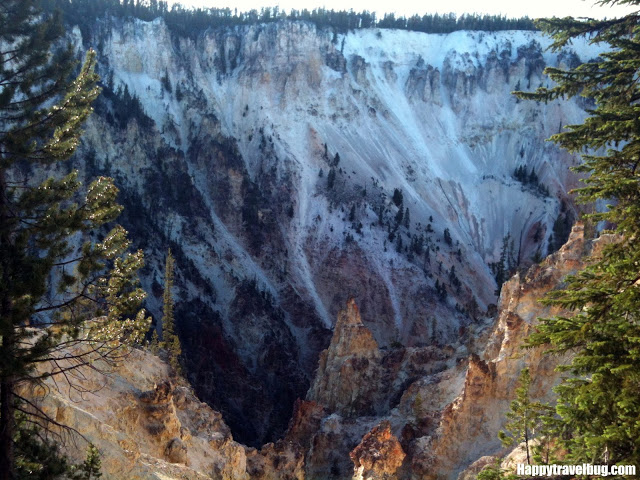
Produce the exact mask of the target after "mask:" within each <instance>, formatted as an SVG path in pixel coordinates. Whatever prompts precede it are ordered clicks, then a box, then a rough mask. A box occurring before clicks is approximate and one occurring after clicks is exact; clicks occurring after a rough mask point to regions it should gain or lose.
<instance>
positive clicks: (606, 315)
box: [519, 0, 640, 465]
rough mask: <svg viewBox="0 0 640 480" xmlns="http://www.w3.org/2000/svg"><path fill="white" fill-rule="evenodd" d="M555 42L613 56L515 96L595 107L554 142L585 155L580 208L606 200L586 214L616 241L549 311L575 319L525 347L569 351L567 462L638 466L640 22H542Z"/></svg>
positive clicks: (562, 404)
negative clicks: (579, 100)
mask: <svg viewBox="0 0 640 480" xmlns="http://www.w3.org/2000/svg"><path fill="white" fill-rule="evenodd" d="M599 3H602V4H609V5H615V4H629V5H640V0H604V1H602V2H599ZM539 26H540V27H541V28H542V29H543V30H544V31H546V32H547V33H549V34H551V35H553V38H554V42H553V45H552V47H553V48H554V49H556V50H559V49H562V48H563V47H564V46H566V45H567V44H568V43H569V42H570V41H571V40H572V39H576V38H579V37H583V36H584V37H586V38H587V39H589V41H591V42H592V43H599V44H602V45H605V46H608V47H610V49H609V50H608V51H607V52H606V53H604V54H602V55H601V56H600V57H599V58H597V59H595V60H592V61H590V62H589V63H585V64H583V65H580V66H578V67H576V68H574V69H572V70H569V71H564V70H561V69H558V68H547V70H546V72H547V74H548V75H549V76H550V77H551V79H552V80H554V81H555V82H556V84H555V86H554V87H552V88H540V89H538V90H537V91H536V92H533V93H519V96H520V97H522V98H528V99H534V100H538V101H545V102H547V101H550V100H555V99H557V98H566V97H573V96H576V95H581V96H583V97H586V98H591V99H593V100H594V101H595V105H596V106H595V108H593V109H591V110H589V114H590V116H589V117H588V118H587V119H586V120H585V121H584V123H582V124H579V125H570V126H568V127H566V129H567V131H564V132H562V133H559V134H557V135H554V136H553V137H551V139H552V140H553V141H555V142H556V143H558V144H559V145H560V146H562V147H564V148H566V149H567V150H569V151H572V152H581V153H583V163H582V164H581V165H580V166H578V167H577V168H576V169H575V170H576V171H578V172H581V173H583V174H588V177H587V178H586V180H585V183H586V186H584V187H582V188H579V189H577V190H576V192H577V194H578V199H579V200H580V201H581V202H583V203H593V202H595V201H597V200H605V201H607V203H609V208H608V209H607V210H606V211H604V212H598V213H594V214H590V215H588V217H587V218H588V220H589V221H592V222H601V221H603V222H606V224H607V225H610V226H612V228H613V230H614V232H615V233H616V234H617V241H616V242H614V243H612V244H610V245H608V246H605V247H604V249H603V250H602V253H601V254H600V255H599V256H598V258H595V259H593V263H591V265H590V266H588V267H586V268H585V269H584V270H582V271H581V272H578V273H577V274H575V275H573V276H570V277H568V278H567V279H566V286H565V288H563V289H562V290H557V291H554V292H553V293H552V294H551V295H550V296H549V298H548V303H551V304H553V305H557V306H560V307H564V308H566V309H569V310H573V312H574V313H573V315H562V316H558V317H554V318H548V319H542V320H541V323H540V325H539V327H538V331H537V332H536V333H535V334H534V335H532V336H531V337H530V338H529V340H528V345H529V346H538V345H548V346H551V349H550V350H551V351H552V352H567V351H572V352H576V354H575V356H574V357H573V360H572V361H571V362H570V363H569V364H568V365H565V366H563V367H562V370H563V371H567V372H570V374H571V377H570V378H567V379H565V380H564V381H563V382H562V383H561V385H559V386H558V387H557V389H556V391H557V393H558V402H557V406H556V411H557V413H558V415H559V417H560V419H559V421H558V422H557V424H556V426H557V429H558V430H559V431H561V432H562V435H559V440H560V441H561V443H562V445H563V446H564V448H565V449H566V450H567V452H568V454H567V461H569V462H571V463H581V462H590V463H607V464H612V463H624V464H635V465H637V464H640V422H638V418H640V402H639V401H638V398H639V397H640V387H639V385H640V288H639V287H638V285H640V274H639V273H638V272H639V270H638V265H640V241H639V240H640V183H639V181H638V178H639V177H638V173H639V170H638V167H639V166H640V135H639V134H640V130H639V129H638V118H640V104H638V99H640V85H639V84H638V81H637V75H638V73H637V72H638V69H639V68H640V17H638V16H637V15H635V14H632V15H628V16H626V17H623V18H619V19H613V20H602V21H599V20H585V21H579V20H574V19H571V18H567V19H548V20H542V21H540V23H539Z"/></svg>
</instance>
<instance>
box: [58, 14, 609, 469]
mask: <svg viewBox="0 0 640 480" xmlns="http://www.w3.org/2000/svg"><path fill="white" fill-rule="evenodd" d="M69 38H70V39H71V41H72V43H73V45H74V46H75V48H76V52H77V54H78V56H79V57H80V56H82V54H83V53H84V52H85V51H86V50H87V49H88V48H94V49H95V50H96V51H97V54H98V67H97V70H98V73H99V74H100V76H101V79H102V80H101V86H102V88H103V92H102V95H101V96H100V98H99V99H98V100H97V102H96V104H95V113H94V115H92V117H91V118H90V120H89V121H88V122H87V124H86V125H85V133H84V136H83V139H82V144H81V146H80V147H79V149H78V152H77V154H76V155H75V157H74V159H73V162H72V165H71V166H70V168H76V169H78V170H79V171H80V174H81V177H82V178H85V179H87V180H89V179H91V178H93V177H95V176H96V175H108V176H111V177H113V178H114V179H115V182H116V185H117V186H118V188H119V189H120V197H119V198H120V201H121V203H122V204H123V205H124V207H125V210H124V213H123V214H122V216H121V217H120V219H119V221H120V222H121V223H122V225H123V226H124V227H125V228H126V229H127V230H128V231H129V234H130V237H131V238H132V240H133V242H134V246H135V247H136V248H141V249H143V250H144V252H145V256H146V267H145V268H144V270H143V271H142V276H141V280H142V284H143V286H144V287H145V290H146V291H147V292H148V293H149V294H148V298H147V308H148V309H149V311H150V312H151V313H152V315H153V316H154V318H155V319H156V324H155V325H156V328H158V321H159V319H160V318H161V309H162V303H161V302H162V278H163V273H164V272H163V265H164V258H165V255H166V252H167V250H168V248H171V250H172V252H173V255H174V256H175V259H176V278H175V284H176V288H175V290H174V292H173V293H174V298H175V300H176V309H175V317H176V322H177V328H178V333H179V336H180V340H181V342H182V346H183V352H184V358H185V371H186V378H187V380H188V383H189V384H190V385H192V386H193V391H191V390H190V389H189V388H188V387H187V386H186V384H185V385H182V386H179V385H178V386H176V385H177V384H171V385H169V386H167V384H165V383H163V382H165V380H166V378H165V377H166V376H167V372H166V371H165V372H164V373H163V374H161V373H160V372H161V371H162V369H163V368H165V367H161V366H159V365H158V369H159V370H157V371H155V373H151V372H149V374H148V376H147V378H146V379H145V380H144V381H142V380H140V382H138V381H135V382H133V384H132V385H138V384H140V385H142V384H143V383H144V384H145V385H146V386H145V389H146V390H145V391H148V392H152V391H157V389H160V390H159V391H161V392H163V393H162V394H160V393H158V394H157V395H159V396H161V397H162V399H160V397H158V398H159V399H158V400H157V401H158V402H160V403H159V404H162V405H163V407H162V409H164V410H166V411H167V412H169V413H168V415H173V417H172V418H173V420H171V421H169V423H170V424H171V425H165V426H164V427H163V429H164V430H162V431H166V432H170V433H166V434H164V435H165V436H164V437H162V441H161V442H162V444H160V443H158V442H160V440H157V439H149V443H148V445H149V446H148V447H144V448H142V447H141V448H142V449H141V451H140V452H141V453H139V454H135V455H133V456H132V457H131V458H135V462H137V463H136V465H140V462H139V459H140V458H143V457H144V455H150V456H151V457H149V458H154V459H161V460H157V461H158V462H164V463H162V464H161V465H162V469H165V467H166V472H165V473H162V475H165V477H167V478H174V477H171V475H174V476H175V475H179V474H178V473H175V472H174V471H173V470H175V469H176V468H182V469H183V470H184V468H188V469H191V470H193V472H196V473H193V475H202V474H204V475H209V476H211V475H213V478H302V477H304V478H318V479H326V478H351V476H352V475H353V474H354V464H355V465H356V475H360V478H385V476H387V477H389V476H394V475H395V476H397V477H398V478H430V477H429V475H433V478H436V476H439V477H442V476H445V477H447V478H455V476H456V475H457V474H458V473H459V472H460V471H462V470H463V469H464V468H466V466H468V465H470V464H471V463H472V462H473V461H475V460H476V459H477V458H479V457H480V456H482V455H491V454H494V453H495V452H496V451H498V450H499V442H498V441H497V437H496V433H497V431H498V430H499V429H500V428H501V427H500V426H501V425H502V422H503V414H504V411H505V409H506V408H508V404H509V399H510V397H509V395H512V392H513V389H514V382H515V381H516V378H517V375H518V372H519V370H520V369H521V368H522V366H523V365H524V363H523V362H524V360H523V358H524V357H522V358H519V359H518V360H517V361H516V360H513V359H511V357H512V356H514V355H515V352H516V350H517V346H516V345H517V343H518V342H519V341H520V340H521V339H522V338H524V336H525V335H526V332H527V331H528V330H529V328H530V327H531V325H533V324H534V323H535V318H536V317H537V316H538V315H546V314H548V313H549V312H545V311H544V309H542V307H538V306H536V304H535V302H536V301H537V299H539V298H540V295H542V293H544V291H546V290H548V289H550V288H553V286H554V285H556V284H557V283H558V282H559V281H560V278H561V276H562V275H564V274H565V273H568V272H569V271H571V270H572V269H573V268H574V267H575V265H576V264H578V263H580V262H581V261H582V258H583V253H584V252H583V251H582V250H581V248H582V247H578V246H577V245H582V244H583V243H585V242H586V240H584V239H582V240H581V239H580V238H582V237H581V235H582V233H581V232H580V231H575V232H574V235H573V236H572V239H570V241H569V244H568V245H567V246H565V247H564V248H563V249H560V250H559V251H558V253H553V252H554V251H556V250H557V249H558V248H559V247H560V245H562V244H563V243H564V242H565V240H567V238H568V234H569V230H570V226H571V224H572V223H573V222H574V221H575V219H576V218H577V217H578V215H579V213H580V212H579V210H578V208H577V207H576V206H575V204H574V202H573V199H572V197H571V195H570V194H569V191H570V190H571V189H572V188H574V187H575V186H576V185H577V184H578V181H579V177H578V176H577V175H575V174H574V173H572V172H570V170H569V167H571V166H574V165H576V164H577V163H578V161H579V160H578V158H577V157H576V156H573V155H570V154H568V153H566V152H563V151H561V150H559V149H558V148H556V147H555V146H554V145H553V144H550V143H548V142H546V139H547V138H548V137H549V136H551V135H552V134H554V133H557V132H558V131H560V130H561V129H562V128H563V127H564V126H566V125H570V124H575V123H580V122H581V121H582V120H583V119H584V117H585V115H586V114H585V109H586V108H588V107H589V105H590V103H589V100H588V99H578V100H572V101H555V102H549V103H548V104H540V103H537V102H528V101H520V100H518V99H517V98H516V97H515V96H513V95H512V94H511V92H512V91H513V90H520V89H522V90H531V89H535V88H537V87H538V86H545V85H548V84H549V80H548V79H547V77H545V76H544V74H543V70H544V68H545V66H560V67H563V66H575V65H577V64H579V63H580V62H581V61H586V60H589V59H592V58H595V57H597V55H598V54H599V53H600V51H599V50H598V47H597V46H593V45H589V44H588V43H575V44H574V45H572V49H571V50H563V51H560V52H552V51H549V50H548V49H547V47H548V46H549V44H550V40H549V39H547V38H546V37H544V36H543V35H542V34H540V33H538V32H532V31H501V32H480V31H457V32H453V33H450V34H424V33H419V32H409V31H399V30H386V29H385V30H380V29H362V30H356V31H353V32H348V33H345V34H341V33H336V32H334V31H332V29H330V28H326V29H322V28H318V27H317V26H315V25H314V24H312V23H307V22H300V21H287V20H281V21H278V22H273V23H268V24H255V25H243V26H236V27H225V28H217V29H209V30H206V31H204V32H202V33H201V34H199V35H197V36H191V37H182V36H179V35H177V34H175V33H173V32H172V31H171V30H170V29H169V28H168V27H167V26H166V25H165V23H164V22H163V20H162V19H161V18H158V19H156V20H154V21H151V22H143V21H141V20H137V19H131V18H118V17H112V16H105V17H103V18H99V19H97V20H96V21H95V22H93V23H92V24H91V26H90V28H88V29H83V31H82V32H81V30H80V29H79V28H77V27H73V26H71V27H70V28H69ZM521 171H524V172H525V175H524V176H523V175H520V174H518V173H517V172H521ZM587 243H588V242H587ZM572 245H573V246H572ZM563 252H564V253H563ZM548 254H552V255H551V256H548V257H547V255H548ZM562 255H564V256H565V257H567V258H570V259H572V260H571V262H568V263H567V262H564V261H563V260H562V259H563V258H564V257H562ZM544 257H547V259H546V260H544V262H543V263H542V264H538V262H539V261H541V260H542V259H543V258H544ZM572 262H573V263H572ZM545 265H546V266H545ZM529 267H530V269H529V270H527V269H528V268H529ZM501 269H502V270H505V271H519V272H520V273H519V276H517V277H516V278H515V279H512V280H510V281H508V282H507V283H505V284H504V285H503V286H502V293H501V295H500V298H498V292H500V287H501V285H500V284H501V283H502V280H504V278H499V276H498V275H497V272H498V271H500V270H501ZM525 272H528V273H525ZM532 272H533V273H532ZM498 304H499V305H500V308H498V307H497V305H498ZM345 305H346V310H345ZM505 312H508V313H505ZM336 319H337V321H336ZM136 355H142V354H138V353H137V354H136ZM528 355H529V356H531V357H532V358H531V359H529V360H530V361H531V362H533V363H535V365H539V367H535V368H539V371H538V370H535V371H536V373H538V374H539V378H540V380H538V381H537V382H538V383H535V391H536V392H538V393H539V394H540V395H542V396H543V397H545V398H547V399H548V395H549V389H550V387H551V385H552V384H553V383H554V382H555V381H556V377H555V375H554V374H553V367H554V365H553V363H552V362H551V361H550V360H548V359H547V357H544V356H542V355H541V354H537V353H530V354H528ZM141 361H143V362H146V361H147V360H141ZM154 362H155V360H154ZM530 368H532V371H534V368H533V367H530ZM163 378H165V380H163ZM504 382H506V383H504ZM178 383H179V382H178ZM154 385H155V387H154ZM161 385H165V386H164V387H161ZM135 388H136V389H141V387H138V386H136V387H135ZM154 388H155V390H154ZM176 389H178V390H177V391H176ZM180 389H186V390H184V391H183V390H180ZM180 392H182V393H180ZM122 395H125V394H124V393H122ZM126 395H128V397H127V398H128V400H127V402H128V403H129V404H135V405H137V406H136V407H135V408H136V409H137V410H140V412H144V411H145V408H147V407H145V406H144V405H146V403H145V401H144V400H142V398H143V397H141V395H142V392H139V391H137V390H136V392H135V395H134V394H132V393H129V394H126ZM153 395H155V394H153ZM153 395H152V394H149V396H153ZM144 398H147V397H144ZM185 398H187V399H188V402H192V403H193V404H194V405H197V408H198V409H202V411H205V410H206V414H205V413H203V414H202V415H204V416H205V417H207V418H208V420H203V421H202V422H203V423H202V425H204V426H202V425H201V426H197V425H196V426H193V425H192V424H191V423H189V422H192V421H193V419H191V420H187V419H185V417H184V415H186V414H184V415H183V416H182V417H181V416H180V415H181V414H180V407H179V406H177V405H178V403H179V402H183V401H185V402H186V401H187V400H184V399H185ZM196 398H197V399H199V400H196ZM176 399H180V400H176ZM60 401H62V400H60ZM154 401H155V400H154ZM200 401H203V402H206V404H207V406H204V405H202V406H201V405H200V403H199V402H200ZM154 405H155V404H154ZM68 408H72V407H71V406H69V407H68ZM87 408H88V407H87ZM122 408H125V407H122ZM132 408H133V407H132ZM154 408H155V407H154ZM176 409H177V410H176ZM174 410H175V412H174ZM176 412H177V413H176ZM183 413H184V412H183ZM144 415H146V414H144V413H136V418H138V419H142V418H143V417H144ZM163 415H164V414H163ZM176 416H177V417H176ZM477 416H479V418H481V420H477V419H476V420H474V418H476V417H477ZM174 417H176V418H178V419H179V421H177V420H175V418H174ZM163 418H164V416H163ZM145 421H146V420H145ZM167 421H168V420H167ZM136 422H143V420H136ZM163 422H165V420H163ZM478 422H480V423H478ZM196 423H197V422H196ZM178 424H180V425H187V426H186V427H185V430H188V432H187V431H185V432H182V430H181V428H180V427H178ZM141 425H142V424H141ZM227 426H228V427H227ZM201 427H202V428H201ZM114 428H115V427H114ZM141 428H142V427H141ZM144 428H146V427H144ZM207 432H208V433H207ZM207 435H213V436H214V437H216V440H211V439H207ZM165 437H166V438H165ZM174 440H175V441H174ZM454 440H456V441H457V440H460V443H450V442H454ZM236 441H237V442H238V443H236ZM154 442H155V443H154ZM167 442H169V443H171V445H172V446H170V445H169V443H167ZM465 442H467V443H465ZM195 444H198V445H199V446H198V447H197V448H195V450H197V451H198V452H200V453H193V455H195V457H198V458H200V457H203V456H204V457H207V456H211V455H212V456H213V457H215V459H216V460H215V461H213V460H207V461H201V460H196V459H195V457H194V459H191V460H190V459H189V458H190V457H189V455H191V453H189V452H193V451H194V447H193V446H192V445H195ZM207 445H208V446H207ZM183 447H185V448H186V452H187V453H186V454H185V453H184V449H183ZM198 449H200V450H198ZM376 449H379V450H381V451H384V452H385V454H384V455H383V457H384V458H385V459H386V460H385V461H384V462H382V463H380V462H378V461H377V460H376V459H377V456H376V455H374V454H373V453H372V452H375V451H376ZM143 450H144V452H143ZM202 452H206V453H202ZM211 452H214V453H211ZM125 453H126V452H125ZM125 453H122V455H124V456H125V457H126V455H125ZM185 455H186V457H185ZM122 458H124V457H122ZM144 458H147V457H144ZM218 459H219V461H218ZM171 460H179V461H177V462H172V461H171ZM130 461H133V460H131V459H130ZM149 462H151V463H153V462H156V460H153V462H152V461H151V460H149ZM149 462H147V463H149ZM174 464H179V465H183V466H184V468H183V467H175V466H171V465H174ZM158 465H160V463H158ZM136 468H138V467H136ZM140 468H142V467H140ZM172 469H173V470H172ZM143 470H144V471H145V472H146V473H140V475H141V477H140V478H153V477H148V476H149V475H152V474H153V475H156V473H150V472H155V471H156V469H155V467H153V468H151V467H147V466H145V467H144V469H143ZM158 471H159V470H158ZM163 471H164V470H163ZM185 471H186V470H185ZM141 472H142V470H141ZM167 472H169V473H167ZM171 472H173V473H171ZM191 474H192V473H189V475H191ZM113 475H116V474H115V473H114V474H113ZM185 475H186V473H185ZM156 476H157V477H158V478H165V477H162V476H160V475H156ZM113 478H117V476H114V477H113ZM193 478H197V476H195V477H193Z"/></svg>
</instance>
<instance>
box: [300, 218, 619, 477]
mask: <svg viewBox="0 0 640 480" xmlns="http://www.w3.org/2000/svg"><path fill="white" fill-rule="evenodd" d="M611 241H612V239H611V238H610V237H608V236H603V237H601V238H599V239H598V240H596V241H594V242H591V241H587V240H586V239H585V237H584V227H583V226H582V225H581V224H578V225H576V226H575V227H574V228H573V230H572V233H571V236H570V238H569V241H568V242H567V243H566V245H564V246H563V247H562V248H561V249H560V250H559V251H558V252H557V253H556V254H554V255H552V256H550V257H549V258H547V259H546V260H545V261H543V262H542V263H541V264H537V265H533V266H532V267H531V268H529V269H528V270H527V271H525V272H520V273H518V274H516V275H515V276H514V277H513V278H512V279H511V280H509V281H508V282H507V283H505V285H504V286H503V289H502V294H501V298H500V304H499V308H498V314H497V316H496V318H495V321H494V324H493V325H488V326H484V327H483V326H482V325H477V326H476V328H475V329H474V333H473V334H472V335H470V336H469V337H468V338H467V341H466V342H465V346H464V347H459V348H458V349H457V350H456V349H452V348H450V347H449V348H446V347H445V348H442V347H437V346H429V347H421V348H397V349H391V350H389V349H380V348H378V347H377V345H376V342H375V340H373V338H372V335H371V333H370V332H369V331H368V329H367V327H366V326H365V325H364V324H363V322H362V319H361V318H360V314H359V310H358V308H357V306H356V304H355V301H354V300H353V299H352V300H350V301H349V302H348V304H347V308H346V309H345V310H343V311H341V312H340V314H339V316H338V321H337V322H336V329H335V331H334V335H333V338H332V341H331V344H330V346H329V348H328V349H327V350H325V351H324V352H323V353H322V354H321V356H320V362H319V368H318V370H317V372H316V378H315V380H314V383H313V384H312V388H311V389H310V390H309V393H308V396H307V398H308V401H306V402H300V403H299V404H298V406H297V409H296V416H295V418H294V420H293V421H292V424H291V425H292V426H291V427H290V433H291V434H292V435H293V432H301V433H298V434H297V438H299V439H301V440H300V441H301V444H307V443H308V447H306V448H307V455H306V466H305V469H306V473H307V478H311V479H321V478H336V479H338V478H339V479H346V478H349V475H351V474H352V473H351V472H355V474H354V475H355V476H354V478H399V479H400V478H401V479H415V478H421V479H423V478H426V479H429V478H431V479H436V478H450V479H453V478H456V477H457V475H458V474H459V473H460V472H461V471H462V470H464V469H465V468H467V467H469V466H470V465H471V464H472V463H474V462H475V461H476V460H478V459H479V458H480V457H483V458H484V459H483V460H482V461H479V462H477V463H475V464H474V465H473V466H472V467H470V468H469V469H468V470H467V471H466V472H465V475H466V477H464V478H467V477H469V478H472V477H473V475H475V474H477V472H478V471H479V470H481V469H482V468H483V467H484V466H485V465H487V464H488V463H490V462H491V461H493V459H494V457H492V456H494V455H498V454H501V453H502V446H501V444H500V442H499V440H498V437H497V434H498V432H499V431H500V430H501V429H502V428H503V427H504V424H505V420H506V417H505V413H506V412H507V411H508V409H509V405H510V402H511V400H512V399H513V397H514V395H515V388H516V387H517V385H516V383H517V378H518V375H519V373H520V371H521V370H522V368H523V367H524V366H525V365H526V366H527V367H528V368H529V369H530V371H531V377H532V379H533V382H532V386H531V395H532V397H534V398H535V399H537V400H541V401H550V400H552V398H553V393H552V387H553V386H554V385H555V384H556V383H557V382H558V379H559V376H558V375H559V374H558V373H557V372H556V371H555V367H556V366H557V365H558V363H559V362H561V361H564V360H566V358H562V357H558V356H547V355H545V354H544V351H543V350H542V349H533V350H525V351H523V350H522V349H521V348H520V347H521V344H522V341H523V340H524V338H526V336H527V335H528V334H529V333H530V332H531V331H532V329H533V328H534V327H535V325H536V322H537V319H538V318H539V317H546V316H552V315H556V314H558V313H561V312H560V311H559V310H558V309H557V308H556V307H551V306H545V305H542V304H541V303H539V300H540V299H541V298H542V297H543V296H544V294H545V293H546V292H548V291H550V290H552V289H554V288H556V287H557V286H558V285H559V284H561V282H562V279H563V278H564V277H565V276H566V275H568V274H570V273H573V272H575V271H577V270H578V269H580V268H582V267H583V266H584V265H585V262H586V261H587V258H588V256H589V255H597V254H598V251H599V250H600V248H601V247H602V245H604V244H607V243H609V242H611ZM354 365H356V366H360V365H362V367H360V368H354ZM391 399H392V400H391ZM314 429H315V431H314ZM347 453H349V459H350V460H351V461H352V464H350V463H348V462H347V458H346V456H347ZM485 457H486V458H485ZM354 465H355V469H354Z"/></svg>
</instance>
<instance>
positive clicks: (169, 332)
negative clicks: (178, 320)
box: [162, 249, 182, 373]
mask: <svg viewBox="0 0 640 480" xmlns="http://www.w3.org/2000/svg"><path fill="white" fill-rule="evenodd" d="M174 265H175V260H174V258H173V255H172V254H171V249H169V251H168V252H167V260H166V263H165V270H164V294H163V295H162V305H163V306H162V346H163V347H164V348H165V349H166V350H167V352H168V354H169V365H171V366H172V367H173V368H174V369H175V371H176V372H178V373H181V371H182V369H181V366H180V356H181V355H182V348H181V347H180V339H179V338H178V334H177V332H176V324H175V318H174V316H173V305H174V302H173V294H172V293H171V290H172V289H173V273H174Z"/></svg>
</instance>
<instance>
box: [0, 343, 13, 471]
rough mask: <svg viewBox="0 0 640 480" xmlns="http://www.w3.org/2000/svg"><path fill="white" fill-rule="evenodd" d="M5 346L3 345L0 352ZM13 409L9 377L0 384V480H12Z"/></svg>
mask: <svg viewBox="0 0 640 480" xmlns="http://www.w3.org/2000/svg"><path fill="white" fill-rule="evenodd" d="M5 348H6V346H5V345H4V339H3V345H2V348H1V349H2V350H5ZM14 421H15V419H14V409H13V381H12V379H11V377H9V378H3V379H2V381H1V382H0V480H13V478H14V476H13V474H14V452H13V435H14Z"/></svg>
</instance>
